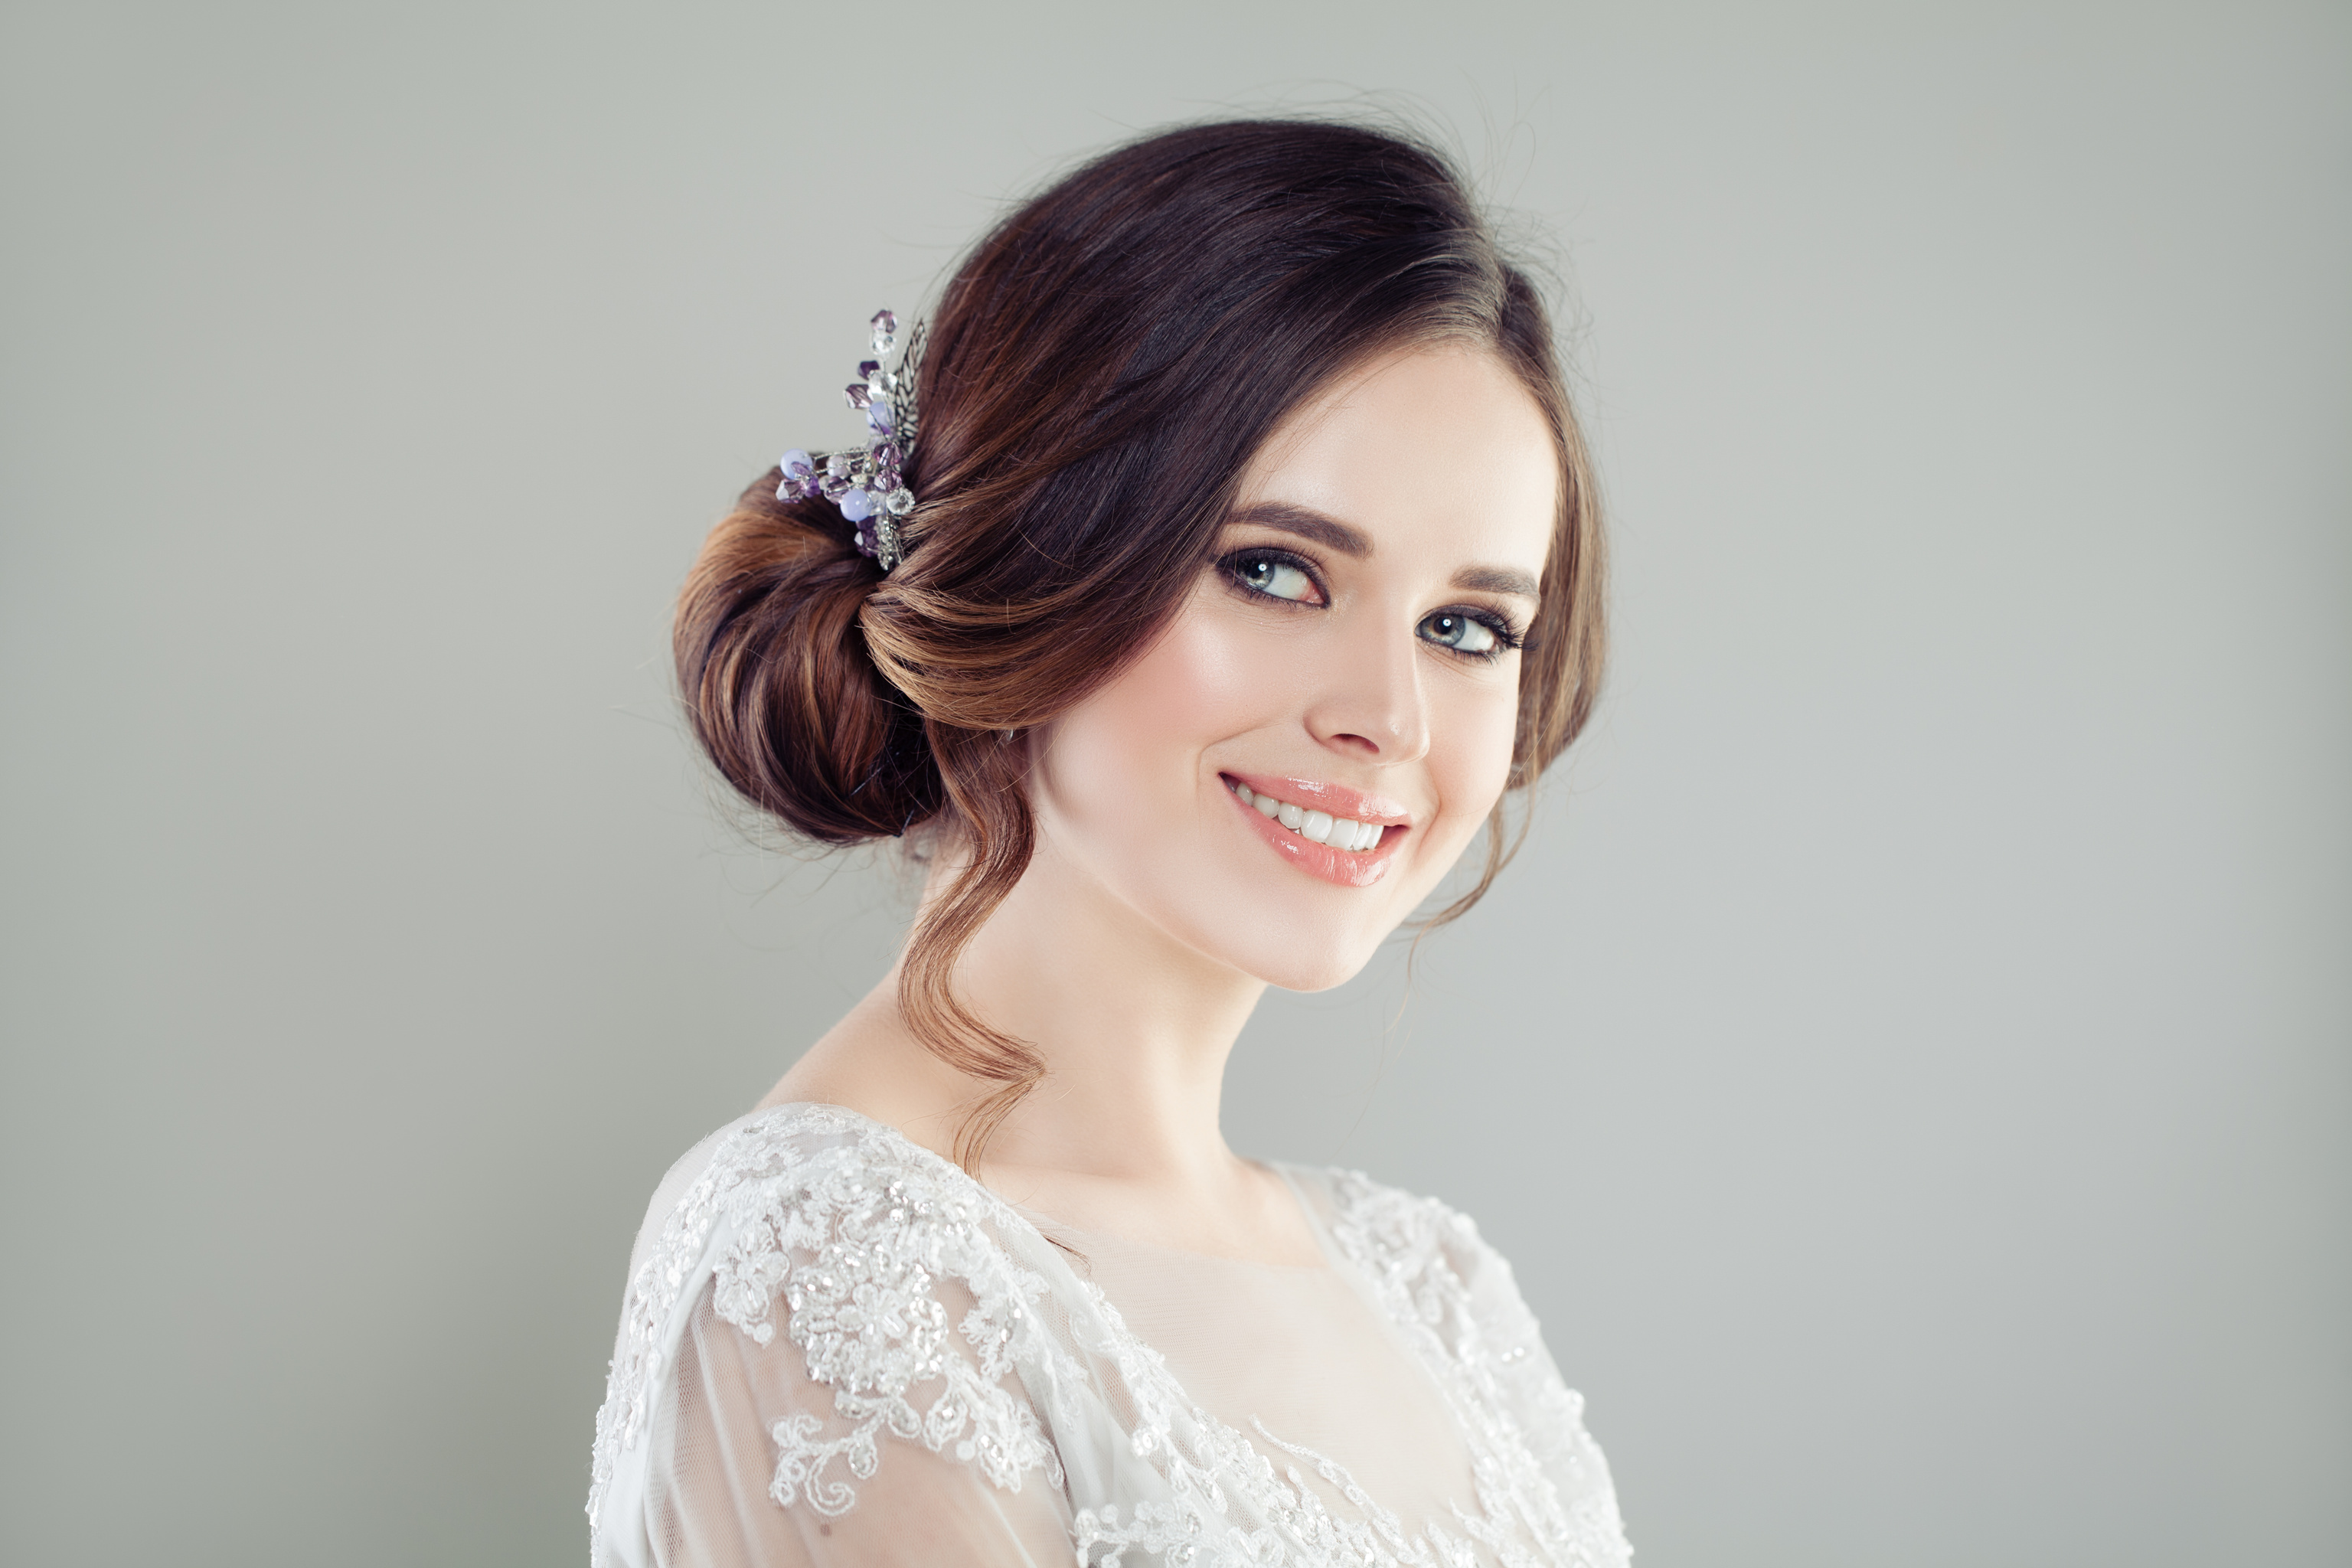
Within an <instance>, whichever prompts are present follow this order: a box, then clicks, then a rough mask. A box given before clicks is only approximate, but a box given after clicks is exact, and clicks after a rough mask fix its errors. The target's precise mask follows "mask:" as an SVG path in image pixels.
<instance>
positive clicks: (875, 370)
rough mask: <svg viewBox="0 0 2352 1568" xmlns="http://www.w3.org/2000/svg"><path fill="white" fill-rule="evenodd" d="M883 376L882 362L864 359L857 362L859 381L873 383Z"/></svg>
mask: <svg viewBox="0 0 2352 1568" xmlns="http://www.w3.org/2000/svg"><path fill="white" fill-rule="evenodd" d="M880 374H882V362H881V361H880V360H873V359H862V360H859V361H858V362H857V379H858V380H860V381H872V380H873V379H874V378H875V377H876V376H877V375H880Z"/></svg>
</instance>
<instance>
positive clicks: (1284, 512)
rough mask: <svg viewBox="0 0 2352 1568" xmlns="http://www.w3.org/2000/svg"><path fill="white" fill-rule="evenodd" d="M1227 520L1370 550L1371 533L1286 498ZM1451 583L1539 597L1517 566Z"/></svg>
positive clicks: (1476, 571) (1479, 571)
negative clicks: (1295, 503) (1252, 523)
mask: <svg viewBox="0 0 2352 1568" xmlns="http://www.w3.org/2000/svg"><path fill="white" fill-rule="evenodd" d="M1225 521H1227V522H1229V523H1235V522H1254V523H1255V524H1257V526H1258V527H1260V528H1271V529H1276V530H1278V531H1281V532H1284V533H1295V534H1297V535H1298V536H1299V537H1300V538H1301V539H1311V540H1313V541H1314V542H1316V543H1318V544H1323V545H1328V546H1329V547H1330V548H1331V549H1333V550H1336V551H1338V552H1339V553H1340V554H1342V555H1351V556H1353V557H1355V558H1356V559H1357V560H1359V561H1362V560H1367V559H1369V558H1370V555H1371V553H1372V541H1371V536H1370V534H1368V533H1366V532H1365V531H1363V530H1362V529H1360V528H1350V527H1349V525H1348V524H1346V523H1344V522H1341V521H1339V519H1338V518H1336V517H1333V516H1331V515H1330V514H1329V513H1328V512H1320V511H1317V510H1315V509H1314V508H1313V507H1311V506H1297V505H1294V504H1293V503H1291V502H1289V501H1280V500H1262V501H1254V502H1252V503H1251V504H1250V505H1248V506H1237V507H1235V508H1234V510H1231V511H1229V512H1227V513H1226V514H1225ZM1454 586H1455V587H1457V588H1466V589H1468V590H1469V591H1470V592H1472V593H1474V594H1515V595H1518V596H1519V597H1520V598H1522V599H1534V598H1539V597H1541V595H1539V594H1538V591H1537V587H1536V580H1535V578H1534V576H1533V575H1531V574H1528V573H1526V572H1522V571H1520V570H1519V569H1518V568H1517V567H1516V566H1465V567H1464V568H1462V570H1461V571H1459V572H1456V573H1455V574H1454Z"/></svg>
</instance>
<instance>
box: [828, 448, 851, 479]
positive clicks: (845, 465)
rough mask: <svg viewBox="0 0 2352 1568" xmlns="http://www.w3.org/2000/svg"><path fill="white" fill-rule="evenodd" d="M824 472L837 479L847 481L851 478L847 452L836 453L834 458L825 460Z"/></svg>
mask: <svg viewBox="0 0 2352 1568" xmlns="http://www.w3.org/2000/svg"><path fill="white" fill-rule="evenodd" d="M824 471H825V473H826V474H827V475H829V476H830V477H832V478H834V479H847V478H848V477H849V454H848V453H846V452H835V454H834V455H833V456H832V457H830V458H826V459H825V460H824Z"/></svg>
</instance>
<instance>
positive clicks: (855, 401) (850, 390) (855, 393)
mask: <svg viewBox="0 0 2352 1568" xmlns="http://www.w3.org/2000/svg"><path fill="white" fill-rule="evenodd" d="M842 395H843V396H845V397H846V398H848V399H849V406H851V407H852V408H863V407H865V406H866V405H867V404H869V403H871V402H872V401H873V400H874V397H873V394H871V393H869V392H867V391H866V384H865V383H864V382H862V381H853V382H851V383H850V384H848V385H847V386H845V387H844V388H842Z"/></svg>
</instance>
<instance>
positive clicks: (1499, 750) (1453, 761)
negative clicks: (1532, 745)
mask: <svg viewBox="0 0 2352 1568" xmlns="http://www.w3.org/2000/svg"><path fill="white" fill-rule="evenodd" d="M1455 696H1456V698H1457V700H1456V701H1454V702H1453V703H1449V704H1448V705H1447V709H1446V710H1444V711H1443V712H1442V713H1441V714H1439V715H1437V716H1436V717H1437V718H1438V719H1439V722H1437V723H1434V724H1433V725H1432V726H1431V732H1430V745H1429V762H1430V782H1431V783H1432V784H1435V785H1436V786H1437V799H1438V820H1439V824H1440V826H1441V831H1440V832H1439V833H1438V834H1435V835H1433V836H1432V838H1433V844H1432V847H1433V848H1436V849H1438V850H1439V851H1440V852H1441V853H1440V857H1439V858H1440V859H1441V860H1442V861H1443V864H1444V868H1445V869H1450V868H1452V867H1453V864H1454V861H1455V860H1457V859H1459V858H1461V855H1462V851H1463V850H1464V849H1465V848H1467V847H1469V844H1470V839H1471V837H1473V836H1474V835H1475V834H1476V832H1477V831H1478V827H1479V825H1480V824H1481V823H1484V822H1485V821H1486V817H1487V815H1488V814H1489V813H1490V812H1492V811H1493V810H1494V809H1495V803H1496V801H1498V800H1500V799H1501V798H1502V797H1503V787H1504V786H1505V785H1506V784H1508V783H1509V782H1510V778H1511V752H1512V749H1513V747H1514V746H1515V745H1516V744H1517V740H1518V721H1519V689H1518V681H1517V679H1510V680H1507V681H1504V680H1498V681H1495V682H1493V683H1492V684H1490V685H1485V686H1482V687H1479V688H1474V689H1468V690H1464V691H1460V692H1457V693H1456V694H1455ZM1440 874H1441V875H1442V874H1443V870H1441V872H1440Z"/></svg>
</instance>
